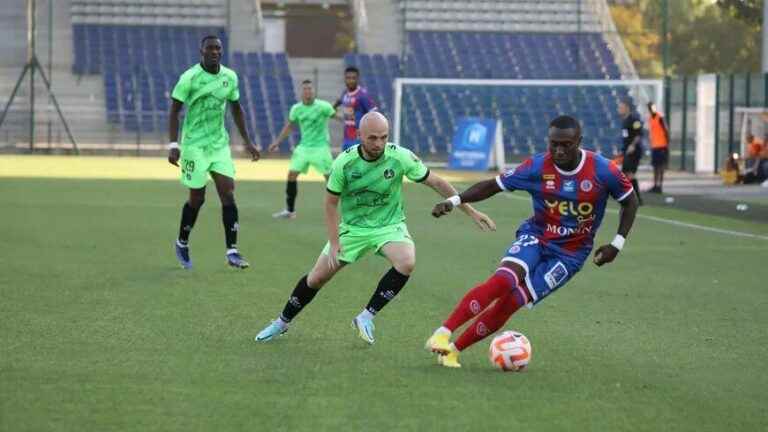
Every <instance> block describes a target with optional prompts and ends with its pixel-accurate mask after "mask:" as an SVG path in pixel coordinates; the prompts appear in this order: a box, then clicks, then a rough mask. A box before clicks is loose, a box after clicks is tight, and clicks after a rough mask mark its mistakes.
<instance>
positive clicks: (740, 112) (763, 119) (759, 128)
mask: <svg viewBox="0 0 768 432" xmlns="http://www.w3.org/2000/svg"><path fill="white" fill-rule="evenodd" d="M734 125H735V126H736V127H738V131H739V142H740V143H741V146H740V149H741V151H740V152H739V153H740V154H742V155H745V154H746V153H747V141H748V137H749V136H750V135H751V136H753V137H754V138H755V139H757V140H758V141H762V142H763V143H765V142H766V139H767V138H768V109H766V108H741V107H740V108H736V110H735V118H734Z"/></svg>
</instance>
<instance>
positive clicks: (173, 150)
mask: <svg viewBox="0 0 768 432" xmlns="http://www.w3.org/2000/svg"><path fill="white" fill-rule="evenodd" d="M183 105H184V104H183V103H182V102H181V101H178V100H176V99H171V112H170V114H169V115H168V138H169V141H168V142H169V143H170V144H169V145H168V163H170V164H171V165H176V166H179V158H180V157H181V151H180V150H179V112H181V107H182V106H183Z"/></svg>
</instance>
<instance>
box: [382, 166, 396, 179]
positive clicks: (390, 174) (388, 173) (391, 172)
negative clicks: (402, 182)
mask: <svg viewBox="0 0 768 432" xmlns="http://www.w3.org/2000/svg"><path fill="white" fill-rule="evenodd" d="M394 176H395V171H394V170H392V169H391V168H387V169H385V170H384V178H385V179H387V180H389V179H391V178H392V177H394Z"/></svg>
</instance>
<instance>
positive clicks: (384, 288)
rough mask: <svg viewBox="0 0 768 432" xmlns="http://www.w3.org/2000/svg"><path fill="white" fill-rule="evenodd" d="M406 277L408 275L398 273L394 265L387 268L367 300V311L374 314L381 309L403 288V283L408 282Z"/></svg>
mask: <svg viewBox="0 0 768 432" xmlns="http://www.w3.org/2000/svg"><path fill="white" fill-rule="evenodd" d="M408 278H409V276H407V275H404V274H402V273H400V272H399V271H397V270H395V268H394V267H392V268H391V269H389V271H388V272H386V273H385V274H384V276H382V278H381V280H380V281H379V286H378V287H376V292H374V293H373V296H371V299H370V300H369V301H368V305H367V306H366V307H365V308H366V309H367V310H368V312H370V313H372V314H374V315H376V313H377V312H379V311H380V310H382V309H383V308H384V306H386V305H387V303H389V301H390V300H392V299H393V298H395V296H396V295H397V293H399V292H400V290H401V289H403V286H405V283H406V282H408Z"/></svg>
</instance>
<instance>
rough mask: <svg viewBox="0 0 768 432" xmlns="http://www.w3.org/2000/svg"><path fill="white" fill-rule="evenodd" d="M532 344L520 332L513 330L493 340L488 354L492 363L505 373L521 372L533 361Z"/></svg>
mask: <svg viewBox="0 0 768 432" xmlns="http://www.w3.org/2000/svg"><path fill="white" fill-rule="evenodd" d="M531 352H532V351H531V343H530V342H529V341H528V338H527V337H525V335H523V334H522V333H520V332H517V331H514V330H511V331H505V332H504V333H502V334H500V335H498V336H496V337H495V338H493V341H492V342H491V348H490V350H489V352H488V354H489V358H490V359H491V363H493V365H494V366H496V367H497V368H499V369H501V370H503V371H505V372H510V371H511V372H519V371H521V370H523V369H525V367H526V366H528V362H530V361H531Z"/></svg>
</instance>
